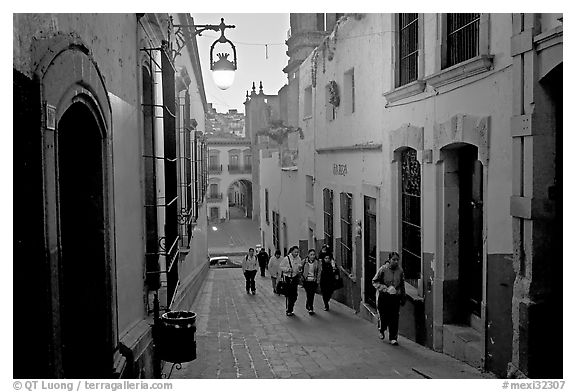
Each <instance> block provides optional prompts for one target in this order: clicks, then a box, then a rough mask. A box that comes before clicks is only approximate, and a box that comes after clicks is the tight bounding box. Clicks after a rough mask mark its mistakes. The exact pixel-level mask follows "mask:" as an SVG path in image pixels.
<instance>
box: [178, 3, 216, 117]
mask: <svg viewBox="0 0 576 392" xmlns="http://www.w3.org/2000/svg"><path fill="white" fill-rule="evenodd" d="M178 19H180V20H184V21H185V23H184V24H187V25H193V24H194V18H193V17H192V15H190V14H189V13H188V14H178ZM182 31H183V33H184V35H185V37H186V48H187V49H188V53H189V54H190V60H191V62H192V68H193V69H194V77H195V79H196V83H197V84H198V90H199V93H200V98H201V100H202V106H203V107H204V113H208V111H209V108H208V101H207V100H206V90H205V89H204V78H203V77H202V66H201V63H200V54H199V53H198V43H197V41H196V36H195V35H191V34H190V31H189V30H188V29H182Z"/></svg>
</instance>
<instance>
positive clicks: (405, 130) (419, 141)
mask: <svg viewBox="0 0 576 392" xmlns="http://www.w3.org/2000/svg"><path fill="white" fill-rule="evenodd" d="M405 147H410V148H413V149H414V150H416V151H417V152H418V156H419V160H421V153H422V150H423V149H424V128H423V127H415V126H413V125H410V124H405V125H403V126H402V127H400V128H398V129H395V130H393V131H391V132H390V161H391V162H396V161H397V160H398V158H399V157H400V155H399V152H401V151H400V150H402V148H405ZM420 163H422V162H420Z"/></svg>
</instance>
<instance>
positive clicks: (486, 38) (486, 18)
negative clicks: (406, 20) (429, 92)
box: [424, 13, 494, 87]
mask: <svg viewBox="0 0 576 392" xmlns="http://www.w3.org/2000/svg"><path fill="white" fill-rule="evenodd" d="M447 16H448V14H438V15H437V17H436V18H437V19H436V21H437V22H436V23H437V31H438V35H437V38H436V56H435V64H434V69H435V72H434V73H433V74H431V75H428V76H426V77H425V78H424V81H425V82H426V83H428V84H429V85H431V86H432V87H440V86H443V85H446V84H449V83H453V82H456V81H458V80H461V79H464V78H467V77H470V76H474V75H477V74H480V73H483V72H487V71H489V70H491V69H492V68H493V66H494V56H493V55H491V54H490V14H489V13H481V14H480V26H479V38H478V39H479V42H478V54H477V55H476V56H475V57H472V58H470V59H468V60H465V61H462V62H460V63H458V64H454V65H452V66H450V67H445V65H446V58H447V53H446V51H447Z"/></svg>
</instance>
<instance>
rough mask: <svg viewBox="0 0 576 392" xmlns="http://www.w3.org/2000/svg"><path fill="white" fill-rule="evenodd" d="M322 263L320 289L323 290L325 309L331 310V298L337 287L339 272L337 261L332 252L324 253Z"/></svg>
mask: <svg viewBox="0 0 576 392" xmlns="http://www.w3.org/2000/svg"><path fill="white" fill-rule="evenodd" d="M321 262H322V264H321V266H320V271H321V272H320V291H321V292H322V300H323V301H324V310H325V311H329V310H330V305H329V302H330V299H331V298H332V293H334V290H335V289H336V287H335V283H336V282H335V279H334V278H335V276H336V273H337V271H338V270H337V267H336V263H335V262H334V260H333V259H332V256H331V255H330V253H324V258H323V259H322V260H321Z"/></svg>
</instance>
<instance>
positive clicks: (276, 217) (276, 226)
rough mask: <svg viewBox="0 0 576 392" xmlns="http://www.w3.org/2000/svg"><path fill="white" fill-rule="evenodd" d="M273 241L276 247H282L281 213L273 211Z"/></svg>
mask: <svg viewBox="0 0 576 392" xmlns="http://www.w3.org/2000/svg"><path fill="white" fill-rule="evenodd" d="M272 243H273V244H274V249H280V214H279V213H277V212H276V211H272Z"/></svg>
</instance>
